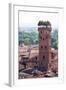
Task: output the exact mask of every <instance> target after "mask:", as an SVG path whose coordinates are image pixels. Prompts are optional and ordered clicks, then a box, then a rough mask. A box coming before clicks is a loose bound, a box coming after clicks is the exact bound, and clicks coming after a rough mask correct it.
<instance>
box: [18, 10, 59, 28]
mask: <svg viewBox="0 0 66 90" xmlns="http://www.w3.org/2000/svg"><path fill="white" fill-rule="evenodd" d="M40 20H43V21H47V20H48V21H50V22H51V25H52V28H58V21H59V20H58V14H57V13H44V12H42V13H40V12H23V11H21V12H20V13H19V27H37V24H38V22H39V21H40Z"/></svg>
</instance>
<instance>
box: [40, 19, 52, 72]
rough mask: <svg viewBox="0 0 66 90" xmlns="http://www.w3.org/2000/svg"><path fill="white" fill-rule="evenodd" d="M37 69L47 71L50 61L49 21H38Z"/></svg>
mask: <svg viewBox="0 0 66 90" xmlns="http://www.w3.org/2000/svg"><path fill="white" fill-rule="evenodd" d="M38 31H39V68H40V69H41V70H42V71H47V70H48V65H49V62H50V59H51V56H50V55H51V54H50V51H51V24H50V22H49V21H45V22H43V21H39V23H38Z"/></svg>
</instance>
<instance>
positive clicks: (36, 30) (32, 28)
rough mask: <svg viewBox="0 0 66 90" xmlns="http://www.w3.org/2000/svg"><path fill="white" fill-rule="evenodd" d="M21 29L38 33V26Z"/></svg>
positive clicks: (21, 28) (20, 29)
mask: <svg viewBox="0 0 66 90" xmlns="http://www.w3.org/2000/svg"><path fill="white" fill-rule="evenodd" d="M19 31H24V32H29V33H31V32H36V33H38V29H37V27H20V28H19Z"/></svg>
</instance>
